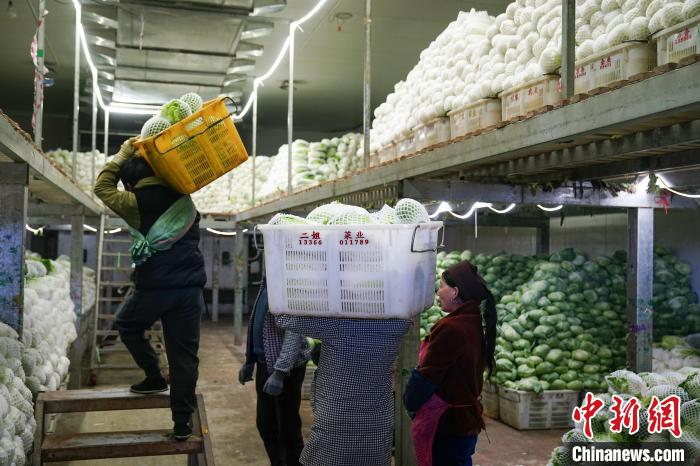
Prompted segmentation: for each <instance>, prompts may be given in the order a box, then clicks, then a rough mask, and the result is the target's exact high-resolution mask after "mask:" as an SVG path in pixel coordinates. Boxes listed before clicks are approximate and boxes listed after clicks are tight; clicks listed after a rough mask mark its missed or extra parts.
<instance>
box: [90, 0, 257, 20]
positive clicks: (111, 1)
mask: <svg viewBox="0 0 700 466" xmlns="http://www.w3.org/2000/svg"><path fill="white" fill-rule="evenodd" d="M100 3H101V4H103V5H104V4H107V5H115V6H116V5H134V6H141V7H146V8H163V9H166V10H170V11H194V12H201V13H214V14H219V15H225V16H227V17H230V18H241V19H245V18H247V17H248V15H250V14H251V13H252V12H253V10H250V9H248V8H243V7H236V6H215V5H212V4H206V3H196V2H186V1H176V2H173V1H172V0H102V1H101V2H100Z"/></svg>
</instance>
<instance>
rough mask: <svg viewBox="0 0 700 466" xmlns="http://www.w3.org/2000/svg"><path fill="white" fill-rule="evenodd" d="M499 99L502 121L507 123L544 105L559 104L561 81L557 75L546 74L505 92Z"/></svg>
mask: <svg viewBox="0 0 700 466" xmlns="http://www.w3.org/2000/svg"><path fill="white" fill-rule="evenodd" d="M499 97H500V98H501V112H502V116H503V120H505V121H508V120H510V119H511V118H515V117H518V116H521V115H526V114H528V113H530V112H532V111H535V110H538V109H540V108H542V107H544V106H546V105H556V104H558V103H559V102H561V80H560V79H559V75H554V74H547V75H544V76H542V77H540V78H537V79H535V80H532V81H529V82H526V83H524V84H521V85H520V86H517V87H513V88H511V89H508V90H505V91H503V92H502V93H501V94H500V96H499Z"/></svg>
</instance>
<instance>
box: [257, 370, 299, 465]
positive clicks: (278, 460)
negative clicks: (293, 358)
mask: <svg viewBox="0 0 700 466" xmlns="http://www.w3.org/2000/svg"><path fill="white" fill-rule="evenodd" d="M305 373H306V366H299V367H295V368H294V369H292V371H291V372H290V373H289V376H287V377H286V378H285V379H284V390H282V393H281V394H280V395H279V396H270V395H268V394H267V393H265V392H263V387H264V386H265V381H266V380H267V377H268V376H269V373H268V371H267V368H266V367H265V362H264V361H262V362H261V361H258V363H257V369H256V371H255V390H256V392H257V393H258V404H257V413H256V424H257V427H258V432H260V437H261V438H262V441H263V444H264V445H265V450H266V451H267V456H268V457H269V458H270V464H271V465H272V466H299V464H300V463H299V455H301V451H302V450H303V449H304V437H303V436H302V434H301V417H300V416H299V407H300V406H301V386H302V384H303V383H304V375H305Z"/></svg>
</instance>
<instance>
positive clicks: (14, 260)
mask: <svg viewBox="0 0 700 466" xmlns="http://www.w3.org/2000/svg"><path fill="white" fill-rule="evenodd" d="M2 167H3V168H2V170H1V171H0V238H2V241H0V322H3V323H5V324H7V325H9V326H10V327H12V328H13V329H14V330H15V331H16V332H17V333H18V334H19V336H20V338H21V337H22V321H23V314H24V239H25V236H24V235H25V230H24V227H25V225H26V223H27V198H28V192H27V183H28V181H29V180H28V179H29V170H28V167H27V165H26V164H23V163H6V164H3V165H2Z"/></svg>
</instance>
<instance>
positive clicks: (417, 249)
mask: <svg viewBox="0 0 700 466" xmlns="http://www.w3.org/2000/svg"><path fill="white" fill-rule="evenodd" d="M441 228H442V222H429V223H421V224H404V225H372V224H362V225H291V224H286V225H260V226H259V229H260V231H261V232H262V234H263V237H264V240H265V267H266V269H267V283H268V299H269V304H270V311H271V312H272V313H274V314H293V315H305V316H317V317H355V318H369V319H389V318H402V319H408V318H411V317H412V316H414V315H417V314H419V313H420V312H422V311H423V310H425V309H427V308H428V307H430V306H431V304H432V303H433V299H434V295H435V289H434V286H435V285H434V284H435V263H436V251H437V247H438V232H439V230H440V229H441Z"/></svg>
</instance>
